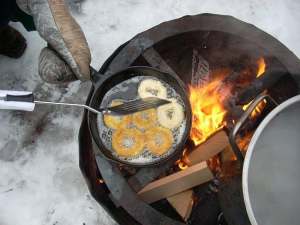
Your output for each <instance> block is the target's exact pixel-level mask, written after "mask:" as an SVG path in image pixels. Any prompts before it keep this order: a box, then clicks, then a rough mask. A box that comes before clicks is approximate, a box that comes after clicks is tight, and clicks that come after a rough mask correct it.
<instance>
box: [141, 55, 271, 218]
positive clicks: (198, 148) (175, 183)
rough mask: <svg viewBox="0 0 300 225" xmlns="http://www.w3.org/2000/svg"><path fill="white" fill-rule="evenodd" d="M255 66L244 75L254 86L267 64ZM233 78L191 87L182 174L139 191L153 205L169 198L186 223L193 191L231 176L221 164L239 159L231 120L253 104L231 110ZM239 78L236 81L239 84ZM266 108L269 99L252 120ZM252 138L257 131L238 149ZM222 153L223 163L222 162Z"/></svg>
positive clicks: (261, 60) (179, 162) (221, 77)
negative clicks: (232, 142) (233, 144)
mask: <svg viewBox="0 0 300 225" xmlns="http://www.w3.org/2000/svg"><path fill="white" fill-rule="evenodd" d="M255 67H256V68H255V69H252V68H250V69H249V68H246V69H245V71H241V72H240V73H241V74H243V75H245V74H246V75H248V76H250V78H248V77H246V78H243V82H244V81H245V80H247V82H248V83H247V84H246V85H251V82H253V81H254V80H255V79H257V78H258V77H261V76H264V73H265V70H266V67H267V65H266V63H265V60H264V58H263V57H260V58H259V59H258V60H256V65H255ZM253 70H254V71H255V70H256V71H255V74H254V75H252V74H250V73H249V72H248V71H253ZM218 71H228V70H218ZM251 75H252V76H251ZM229 76H237V75H236V74H235V73H234V74H233V75H232V73H226V74H224V73H215V74H214V77H213V78H212V80H211V81H209V80H206V83H201V84H197V85H189V95H190V97H189V99H190V103H191V107H192V116H193V118H192V128H191V132H190V138H189V141H188V142H187V144H186V148H185V149H184V151H183V155H182V158H181V159H180V160H177V161H176V165H178V167H179V169H180V170H181V171H178V172H175V173H174V172H170V173H169V175H168V176H164V177H162V178H160V179H158V180H155V181H153V182H152V183H150V184H148V185H146V186H145V187H144V188H143V189H142V190H140V191H139V196H140V197H141V198H142V199H143V200H144V201H146V202H149V203H152V202H156V201H158V200H161V199H163V198H167V200H168V201H169V202H170V204H171V205H172V206H173V207H174V208H175V209H176V210H177V212H178V213H179V214H180V215H181V216H182V218H183V219H185V220H186V219H188V218H189V216H190V212H191V208H192V207H193V204H192V203H193V202H194V199H193V198H192V197H191V196H192V195H193V194H192V193H193V191H192V190H193V189H192V188H194V187H195V186H197V185H201V184H203V183H205V182H207V181H210V180H213V178H214V177H221V176H224V174H225V175H226V176H228V174H226V173H227V172H228V168H227V170H226V172H224V171H222V169H221V166H222V165H221V163H227V164H228V163H231V162H232V161H236V160H237V158H236V157H235V155H234V154H233V152H232V150H231V149H230V142H229V138H228V134H227V133H228V132H231V131H230V130H231V129H232V128H233V127H234V125H235V120H230V119H231V118H232V116H231V115H230V114H231V111H230V110H231V109H232V108H240V110H241V111H246V110H247V109H248V107H249V106H250V104H251V103H252V100H251V101H250V102H249V103H247V104H244V105H238V104H236V105H233V106H232V105H231V108H230V107H228V106H227V105H228V102H232V99H233V98H234V96H236V93H235V92H236V89H237V88H236V86H235V85H236V83H233V82H229V80H230V79H228V78H230V77H229ZM236 79H237V78H235V79H234V80H235V81H236ZM243 86H245V84H243ZM265 93H266V91H265ZM266 105H267V101H266V100H265V99H263V100H262V101H261V102H259V104H258V105H257V106H256V107H255V108H254V110H253V111H252V113H251V115H250V117H249V119H250V120H252V121H256V120H257V118H259V117H260V116H261V115H262V113H263V110H264V109H265V107H266ZM252 135H253V130H252V129H250V130H248V131H247V132H246V133H245V134H243V136H242V137H240V138H239V140H237V141H238V146H240V147H241V148H242V149H243V150H245V149H247V145H248V143H249V141H250V139H251V136H252ZM226 149H227V152H226V153H225V154H227V155H229V157H228V156H224V153H223V151H224V150H226ZM228 149H229V150H228ZM221 153H222V154H223V157H222V158H223V160H221V156H222V154H221ZM175 171H176V170H175ZM231 175H233V174H231ZM183 205H184V206H183Z"/></svg>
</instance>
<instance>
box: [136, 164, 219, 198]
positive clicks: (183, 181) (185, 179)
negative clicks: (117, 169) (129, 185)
mask: <svg viewBox="0 0 300 225" xmlns="http://www.w3.org/2000/svg"><path fill="white" fill-rule="evenodd" d="M211 179H213V174H212V172H211V171H210V169H209V168H208V165H207V163H206V162H202V163H198V164H196V165H194V166H191V167H188V168H187V169H185V170H182V171H179V172H177V173H173V174H171V175H169V176H166V177H163V178H161V179H159V180H156V181H153V182H152V183H150V184H148V185H147V186H145V187H144V188H143V189H142V190H141V191H139V192H138V195H139V197H140V198H141V199H143V200H144V201H145V202H147V203H152V202H156V201H158V200H160V199H163V198H167V197H170V196H172V195H175V194H177V193H180V192H183V191H185V190H188V189H190V188H193V187H195V186H198V185H200V184H203V183H205V182H208V181H210V180H211Z"/></svg>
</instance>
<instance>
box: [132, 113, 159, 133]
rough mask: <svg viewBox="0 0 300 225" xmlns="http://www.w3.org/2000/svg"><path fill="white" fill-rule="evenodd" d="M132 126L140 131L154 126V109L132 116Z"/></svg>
mask: <svg viewBox="0 0 300 225" xmlns="http://www.w3.org/2000/svg"><path fill="white" fill-rule="evenodd" d="M132 117H133V119H132V121H133V124H134V125H135V126H137V127H138V128H140V129H145V130H146V129H148V128H150V127H153V126H155V125H156V122H157V112H156V109H147V110H144V111H141V112H137V113H134V114H133V116H132Z"/></svg>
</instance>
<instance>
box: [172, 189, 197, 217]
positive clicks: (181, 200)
mask: <svg viewBox="0 0 300 225" xmlns="http://www.w3.org/2000/svg"><path fill="white" fill-rule="evenodd" d="M193 194H194V192H193V190H192V189H189V190H187V191H183V192H181V193H178V194H176V195H173V196H171V197H168V198H167V200H168V202H169V203H170V204H171V205H172V207H173V208H174V209H175V210H176V211H177V213H178V214H179V215H180V216H181V217H182V219H183V220H185V221H187V220H188V219H189V217H190V215H191V212H192V209H193V205H194V200H193Z"/></svg>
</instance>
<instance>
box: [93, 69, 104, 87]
mask: <svg viewBox="0 0 300 225" xmlns="http://www.w3.org/2000/svg"><path fill="white" fill-rule="evenodd" d="M90 71H91V81H92V83H93V84H94V85H95V84H96V83H98V82H99V81H100V80H102V79H103V78H104V77H105V75H104V74H101V73H99V72H98V71H97V70H96V69H94V68H93V67H92V66H90Z"/></svg>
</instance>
